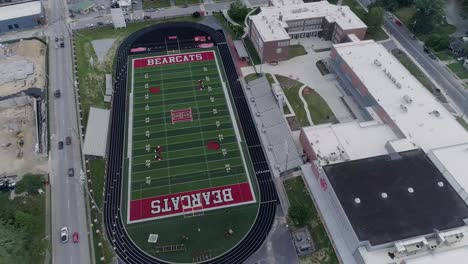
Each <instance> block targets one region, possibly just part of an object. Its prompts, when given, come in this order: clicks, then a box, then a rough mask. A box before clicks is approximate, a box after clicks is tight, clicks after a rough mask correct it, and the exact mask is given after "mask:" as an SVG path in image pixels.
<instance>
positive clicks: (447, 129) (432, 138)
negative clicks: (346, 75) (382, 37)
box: [332, 40, 468, 152]
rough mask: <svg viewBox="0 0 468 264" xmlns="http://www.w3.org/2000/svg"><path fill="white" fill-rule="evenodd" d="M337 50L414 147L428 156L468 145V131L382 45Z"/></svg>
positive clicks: (368, 43)
mask: <svg viewBox="0 0 468 264" xmlns="http://www.w3.org/2000/svg"><path fill="white" fill-rule="evenodd" d="M333 48H334V50H336V52H337V53H338V54H339V56H341V58H342V59H343V60H344V61H345V62H346V63H347V65H348V66H349V67H351V69H353V71H354V72H355V73H356V75H357V77H358V78H359V79H360V81H361V82H362V83H363V85H364V86H365V87H367V90H368V92H369V93H370V94H371V95H372V97H373V98H374V99H375V100H376V101H377V102H378V104H379V105H380V106H381V107H382V108H383V109H384V111H385V112H386V113H387V114H388V115H389V116H390V118H391V119H393V121H394V122H395V123H396V126H397V127H398V128H399V129H400V130H401V131H402V133H403V134H404V136H405V137H406V138H407V139H408V140H409V141H411V143H414V144H416V145H417V146H419V147H421V148H422V149H423V150H424V151H425V152H428V151H429V150H431V149H436V148H442V147H447V146H452V145H457V144H463V143H468V133H467V132H466V131H465V129H464V128H463V127H462V126H461V125H460V124H459V123H458V122H457V121H456V120H455V118H454V117H453V116H452V115H451V114H450V113H449V112H448V111H447V110H446V109H445V108H444V106H442V104H441V103H439V102H438V101H437V100H436V99H435V97H434V96H433V95H432V94H431V93H430V92H429V91H428V90H427V89H426V88H425V87H424V86H423V85H422V84H421V83H420V82H419V81H417V80H416V78H415V77H414V76H413V75H411V73H410V72H408V70H406V68H405V67H404V66H403V65H401V64H400V62H399V61H398V60H397V59H396V58H395V57H394V56H393V55H391V54H390V53H389V52H388V51H387V50H386V49H385V48H384V47H383V46H382V45H380V44H377V43H375V42H374V41H373V40H368V41H361V42H348V43H342V44H336V45H333ZM332 53H333V51H332ZM366 140H368V138H366ZM363 141H364V140H363Z"/></svg>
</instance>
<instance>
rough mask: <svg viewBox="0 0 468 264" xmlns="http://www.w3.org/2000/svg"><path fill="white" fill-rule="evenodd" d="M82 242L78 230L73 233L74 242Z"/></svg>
mask: <svg viewBox="0 0 468 264" xmlns="http://www.w3.org/2000/svg"><path fill="white" fill-rule="evenodd" d="M78 242H80V237H79V235H78V232H75V233H73V243H78Z"/></svg>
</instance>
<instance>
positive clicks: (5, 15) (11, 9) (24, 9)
mask: <svg viewBox="0 0 468 264" xmlns="http://www.w3.org/2000/svg"><path fill="white" fill-rule="evenodd" d="M41 13H42V5H41V1H33V2H26V3H20V4H12V5H7V6H1V7H0V21H3V20H9V19H13V18H17V17H25V16H32V15H38V14H41Z"/></svg>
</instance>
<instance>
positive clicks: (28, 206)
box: [0, 176, 57, 264]
mask: <svg viewBox="0 0 468 264" xmlns="http://www.w3.org/2000/svg"><path fill="white" fill-rule="evenodd" d="M34 177H35V176H34ZM19 183H21V181H20V182H18V184H19ZM45 197H46V195H45V194H38V193H37V192H34V193H28V194H27V195H25V196H22V197H16V198H15V199H14V200H10V199H9V193H7V192H5V193H3V192H2V193H0V208H2V209H1V211H0V234H1V236H2V237H1V238H0V244H1V247H0V263H25V264H33V263H44V258H45V256H46V252H47V251H49V252H50V248H49V246H50V243H49V239H50V237H49V235H50V234H46V229H45V228H46V214H45V205H46V204H45V203H46V200H45ZM51 232H52V234H51V235H57V230H56V229H53V230H52V231H51Z"/></svg>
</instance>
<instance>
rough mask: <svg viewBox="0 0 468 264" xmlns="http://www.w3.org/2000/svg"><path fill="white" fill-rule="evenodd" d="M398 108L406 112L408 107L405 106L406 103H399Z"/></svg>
mask: <svg viewBox="0 0 468 264" xmlns="http://www.w3.org/2000/svg"><path fill="white" fill-rule="evenodd" d="M400 108H401V110H403V112H408V107H406V105H402V104H401V105H400Z"/></svg>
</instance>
